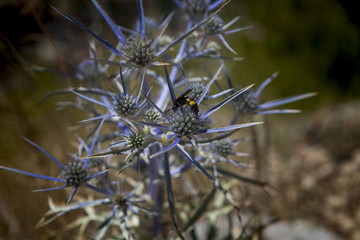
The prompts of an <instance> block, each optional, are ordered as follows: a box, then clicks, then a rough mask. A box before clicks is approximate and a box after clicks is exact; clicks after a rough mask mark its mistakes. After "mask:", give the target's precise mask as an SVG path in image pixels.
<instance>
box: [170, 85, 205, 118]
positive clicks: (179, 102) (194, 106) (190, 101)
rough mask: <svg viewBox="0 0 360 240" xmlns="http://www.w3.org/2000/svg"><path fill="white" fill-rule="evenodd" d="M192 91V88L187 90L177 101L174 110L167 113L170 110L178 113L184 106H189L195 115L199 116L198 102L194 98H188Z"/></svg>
mask: <svg viewBox="0 0 360 240" xmlns="http://www.w3.org/2000/svg"><path fill="white" fill-rule="evenodd" d="M191 91H192V89H191V88H190V89H188V90H186V91H185V92H183V93H182V94H181V95H180V96H179V97H178V98H177V99H176V101H175V103H174V106H173V107H172V108H170V109H168V110H167V111H166V112H168V111H170V110H173V111H176V110H178V109H179V108H181V107H182V106H183V105H185V104H187V105H188V106H189V107H190V109H191V110H192V111H193V112H194V113H196V114H198V113H199V107H198V105H197V102H196V101H195V100H194V99H193V98H191V97H189V96H187V95H188V94H189V93H190V92H191Z"/></svg>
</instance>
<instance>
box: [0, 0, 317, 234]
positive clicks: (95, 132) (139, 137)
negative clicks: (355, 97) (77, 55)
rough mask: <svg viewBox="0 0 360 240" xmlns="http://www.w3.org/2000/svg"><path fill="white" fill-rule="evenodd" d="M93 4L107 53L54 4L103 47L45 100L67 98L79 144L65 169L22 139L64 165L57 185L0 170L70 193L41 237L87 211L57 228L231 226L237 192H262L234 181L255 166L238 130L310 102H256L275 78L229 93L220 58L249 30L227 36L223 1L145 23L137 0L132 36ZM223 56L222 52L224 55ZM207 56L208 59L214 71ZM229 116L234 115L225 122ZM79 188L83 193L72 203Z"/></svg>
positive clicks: (103, 230) (182, 5)
mask: <svg viewBox="0 0 360 240" xmlns="http://www.w3.org/2000/svg"><path fill="white" fill-rule="evenodd" d="M89 2H91V3H92V6H93V7H94V8H95V9H96V10H97V11H98V13H99V14H100V15H101V17H102V18H103V19H104V20H105V22H106V23H107V24H108V25H109V27H110V29H111V30H112V32H113V34H114V35H115V37H116V41H115V43H109V42H108V41H107V40H105V39H103V38H102V37H101V36H100V35H98V34H97V33H96V32H95V31H93V30H91V28H90V27H87V26H85V25H84V24H82V23H81V22H80V21H79V20H77V19H76V18H75V17H72V16H70V15H69V14H67V13H65V12H64V11H62V10H60V9H58V8H57V7H55V6H52V9H53V10H54V11H55V12H56V13H58V14H60V15H61V16H63V17H64V18H65V19H67V20H69V21H70V22H72V23H73V24H75V25H76V26H77V27H79V28H80V29H82V30H84V33H88V34H90V35H91V36H92V37H93V38H94V39H95V40H96V41H97V42H98V43H100V44H99V46H97V47H96V48H95V45H96V44H94V43H91V44H90V45H91V47H90V54H89V57H87V56H84V61H83V62H82V63H81V64H80V65H79V67H78V69H77V73H76V74H75V75H74V76H73V77H74V78H75V79H77V80H79V81H77V84H81V85H75V86H73V87H71V88H68V89H62V90H56V91H54V92H51V93H49V94H48V95H47V96H46V97H50V96H53V95H54V94H64V93H67V96H70V99H69V101H67V102H62V103H60V107H61V109H62V108H65V107H75V108H77V109H80V110H82V112H84V113H85V114H86V116H85V118H84V119H83V120H82V121H80V122H79V123H78V125H79V126H80V127H83V129H82V131H81V132H76V135H77V139H78V146H77V148H76V150H75V151H74V153H71V154H70V158H71V160H70V161H69V162H68V163H66V164H63V163H62V162H61V161H59V160H57V159H56V158H55V157H54V156H52V155H51V154H50V153H49V152H48V151H46V150H44V149H43V148H42V147H40V146H39V145H37V144H35V143H33V142H32V141H30V140H27V139H26V141H27V142H28V143H30V144H31V145H33V146H34V147H36V148H37V149H38V150H40V151H41V152H43V153H44V154H45V155H47V156H48V157H49V158H50V159H51V160H52V161H53V162H55V163H56V164H57V165H58V167H60V172H59V176H56V177H51V176H45V175H40V174H35V173H30V172H26V171H23V170H18V169H14V168H11V167H5V166H0V169H2V170H6V171H10V172H14V173H19V174H23V175H28V176H31V177H35V178H41V179H45V180H50V181H53V182H58V183H60V184H61V186H58V187H50V188H46V189H42V190H36V191H50V190H60V189H64V188H72V193H71V194H70V197H69V198H68V199H67V204H65V205H58V204H55V203H53V202H52V201H49V207H50V210H49V212H47V213H46V214H45V216H44V217H43V218H42V219H41V220H40V222H39V224H38V227H44V226H47V225H49V224H51V223H52V222H53V221H55V220H56V219H58V218H60V217H63V216H64V215H66V214H67V213H69V212H73V211H78V210H80V209H83V210H85V213H84V214H83V215H81V214H80V213H79V217H78V218H77V219H75V220H74V221H73V222H71V223H69V224H68V225H67V226H64V229H71V228H75V227H79V228H80V229H81V232H82V233H83V234H84V236H85V235H86V234H87V230H88V229H89V228H88V225H89V223H90V222H94V223H95V224H97V229H96V231H89V232H92V233H94V235H93V237H92V239H102V238H105V237H108V238H114V239H149V238H150V237H149V236H151V238H155V237H157V238H169V239H176V238H180V239H188V238H190V236H193V237H194V238H196V231H195V230H196V227H197V224H198V223H201V221H202V216H205V215H210V213H211V214H212V216H214V214H215V216H217V215H216V214H219V213H217V212H218V209H222V208H223V207H224V209H226V211H225V213H224V212H223V213H221V214H225V215H228V216H229V219H230V218H231V217H230V214H232V213H235V214H236V215H237V216H238V218H239V219H241V211H240V205H241V204H242V203H237V201H236V199H235V196H233V195H232V192H231V187H233V186H236V183H238V182H241V183H244V184H249V185H255V186H258V187H261V188H264V187H266V186H267V185H268V184H267V183H265V182H263V181H261V179H254V178H249V177H245V176H243V175H242V174H241V171H243V169H248V168H252V167H253V165H254V164H253V162H252V160H253V159H252V157H253V156H251V154H250V151H245V152H243V151H242V152H239V151H238V147H239V146H241V145H242V144H243V143H244V142H246V141H247V138H246V137H239V132H243V131H242V129H244V128H247V129H249V128H250V129H252V128H255V127H256V125H261V124H262V122H254V121H248V120H247V119H245V118H244V116H246V115H256V114H257V115H267V114H274V113H296V112H298V111H297V110H288V109H286V110H273V108H275V107H278V106H280V105H283V104H286V103H290V102H293V101H297V100H301V99H305V98H308V97H311V96H313V95H314V93H308V94H301V95H298V96H293V97H289V98H284V99H281V100H275V101H270V102H265V103H263V102H260V101H259V99H258V97H259V95H260V93H261V92H262V90H263V89H264V88H265V87H266V86H267V85H268V84H269V83H270V82H271V81H272V80H273V79H274V78H275V77H276V75H277V74H273V75H272V76H271V77H270V78H269V79H267V80H265V82H264V83H262V84H260V85H259V87H257V88H255V87H254V86H253V85H250V86H246V87H244V88H240V87H238V86H236V85H235V83H232V81H231V77H230V76H231V74H230V73H229V72H228V71H227V70H226V65H225V63H224V62H225V61H224V60H238V59H239V58H238V57H236V56H235V57H234V55H235V54H236V52H235V50H234V49H233V48H232V47H231V46H230V45H229V43H228V42H227V41H226V40H225V36H226V35H228V34H234V33H239V32H240V31H242V30H245V29H247V28H248V27H234V28H232V29H230V27H232V26H234V25H236V24H237V21H238V19H239V17H235V18H233V20H231V21H230V22H228V23H224V22H223V20H222V18H221V14H222V10H223V9H224V8H225V7H226V6H227V5H228V4H231V3H230V1H229V0H228V1H225V0H174V3H175V5H176V6H177V7H178V8H179V9H178V10H177V11H174V12H170V13H166V14H164V15H165V16H167V17H165V18H164V19H152V18H150V17H149V16H146V14H145V13H146V11H145V10H144V7H143V1H142V0H136V1H134V3H136V5H135V4H134V7H136V9H137V12H138V20H137V22H136V23H134V27H133V28H128V27H124V26H121V25H118V23H120V22H121V20H122V19H121V16H116V18H115V17H114V16H110V15H109V14H108V13H107V12H106V10H105V9H104V8H103V6H102V5H101V3H100V2H97V1H96V0H89ZM175 14H183V16H182V17H181V18H180V19H183V20H184V22H185V23H184V24H183V27H184V29H182V31H181V32H182V33H179V34H174V35H170V31H169V29H168V27H169V26H170V25H171V24H170V23H172V21H174V20H173V16H174V15H175ZM218 42H220V44H218ZM221 46H225V50H224V51H222V49H221ZM101 47H104V49H103V50H104V52H105V53H103V54H102V56H105V57H103V58H98V57H97V54H96V50H97V49H99V48H101ZM95 49H96V50H95ZM222 52H224V55H223V54H222ZM229 54H230V55H229ZM224 56H226V57H224ZM203 58H208V59H209V60H210V62H211V64H212V67H211V68H208V67H207V66H206V64H207V63H208V62H207V61H206V62H204V61H202V60H201V59H203ZM188 62H191V65H193V66H196V68H197V70H198V71H196V74H201V71H200V69H206V72H205V74H202V75H200V76H198V77H190V76H191V75H193V73H192V71H191V68H190V67H189V65H188ZM214 66H216V67H215V68H214ZM39 69H41V68H38V70H39ZM209 69H211V70H209ZM213 69H215V70H213ZM64 75H66V74H64ZM109 78H110V79H111V81H108V80H109ZM109 82H110V83H109ZM226 83H227V86H228V87H227V88H225V89H224V87H223V86H226ZM74 98H75V99H76V100H75V101H74ZM225 108H228V109H229V108H232V111H231V113H229V112H228V111H226V110H225ZM219 116H223V117H219ZM84 132H85V133H84ZM82 134H85V136H82ZM245 158H246V159H247V160H243V159H245ZM224 164H225V165H224ZM229 168H232V169H229ZM194 179H197V180H194ZM202 180H204V181H202ZM227 181H231V184H230V183H228V182H227ZM198 182H205V184H204V186H200V185H199V184H198ZM82 186H84V191H82V192H81V194H80V193H78V194H77V192H78V191H77V190H78V188H79V187H82ZM230 186H231V187H230ZM219 195H220V196H223V197H224V199H226V201H225V200H224V201H221V203H222V204H223V205H224V206H218V205H217V204H216V202H215V200H216V198H217V196H219ZM214 198H215V199H214ZM212 201H214V202H213V203H212ZM232 210H234V211H232ZM79 212H80V211H79ZM230 225H232V224H230ZM229 231H231V230H229ZM242 232H243V233H244V234H245V233H246V234H250V235H243V234H242V235H241V236H235V237H234V238H239V239H242V237H244V238H245V237H249V236H250V237H251V231H250V233H249V230H247V229H246V226H245V227H243V229H242ZM256 234H258V232H257V233H256Z"/></svg>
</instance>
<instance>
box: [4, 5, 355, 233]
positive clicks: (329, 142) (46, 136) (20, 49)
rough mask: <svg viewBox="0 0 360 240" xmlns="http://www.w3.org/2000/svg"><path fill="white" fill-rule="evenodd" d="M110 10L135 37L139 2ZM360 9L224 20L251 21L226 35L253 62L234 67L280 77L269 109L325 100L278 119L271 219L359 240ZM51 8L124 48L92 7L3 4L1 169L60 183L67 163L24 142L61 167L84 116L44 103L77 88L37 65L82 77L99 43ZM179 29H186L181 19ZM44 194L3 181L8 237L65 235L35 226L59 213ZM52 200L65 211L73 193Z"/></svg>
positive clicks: (296, 10) (20, 179)
mask: <svg viewBox="0 0 360 240" xmlns="http://www.w3.org/2000/svg"><path fill="white" fill-rule="evenodd" d="M99 2H101V5H102V6H103V7H104V9H106V10H107V11H108V13H109V15H110V16H112V17H113V19H114V20H115V22H117V23H119V24H120V25H122V26H127V27H131V28H132V27H133V25H134V22H135V21H136V18H137V12H136V4H135V1H131V0H106V1H105V0H104V1H99ZM355 3H356V2H355V1H350V0H343V1H341V0H316V1H313V0H290V1H289V0H278V1H271V0H262V1H251V0H236V1H235V0H233V1H232V2H231V3H230V7H226V8H225V9H224V11H222V13H221V17H223V18H224V19H225V21H229V20H231V19H232V18H234V17H235V16H240V17H241V18H240V20H239V21H238V22H237V23H236V24H235V25H236V27H245V26H252V28H251V29H249V30H246V31H243V32H240V33H238V34H233V35H230V36H228V37H226V39H227V40H228V41H229V43H230V45H231V46H232V47H233V49H235V50H236V51H237V53H238V54H239V56H240V57H243V58H244V60H242V61H239V62H235V63H229V65H228V68H229V69H230V71H231V74H230V75H231V76H232V79H233V80H236V81H237V82H238V84H239V85H242V86H246V85H248V84H252V83H256V84H260V83H261V82H262V81H263V80H265V79H266V78H267V77H268V76H270V75H271V74H272V73H273V72H276V71H279V73H280V75H279V77H277V78H276V79H275V80H274V81H273V83H271V84H270V85H269V86H268V87H267V88H266V89H265V91H264V98H265V99H266V100H273V99H278V98H282V97H286V96H290V95H295V94H301V93H306V92H317V93H318V95H317V96H315V97H312V98H311V99H306V100H303V101H299V102H296V103H293V104H289V105H288V106H286V108H297V109H302V110H303V113H301V114H296V115H291V116H290V115H286V116H285V115H277V116H269V117H268V118H267V121H268V125H269V127H270V132H271V142H270V149H271V150H270V153H269V157H268V162H267V166H266V169H267V170H266V172H267V173H266V176H263V178H266V180H268V181H269V182H270V183H271V184H272V185H274V186H276V188H277V189H278V191H277V192H275V193H274V194H273V196H272V198H271V201H269V202H267V203H266V206H264V205H261V206H260V207H259V206H258V207H259V209H266V210H264V211H267V212H268V213H271V214H272V215H274V216H278V217H280V218H281V219H282V220H286V221H290V220H296V219H305V220H306V221H309V222H311V223H312V224H314V225H316V226H321V227H325V228H326V229H328V230H329V231H331V232H333V233H335V234H337V235H338V236H340V237H343V238H344V239H354V240H355V239H360V230H359V228H358V226H360V207H359V204H358V201H359V199H360V188H359V186H360V175H359V174H358V173H359V170H360V151H359V150H360V143H359V141H358V139H359V137H360V121H359V119H360V111H359V109H360V102H359V93H360V68H359V66H360V58H359V55H360V48H359V47H360V32H359V30H360V19H359V15H358V11H357V8H356V7H355ZM49 4H51V5H54V6H56V7H57V8H59V9H61V10H63V11H65V12H67V13H69V14H70V15H71V16H74V17H76V18H77V19H79V20H80V21H81V22H83V23H84V24H85V25H87V26H90V28H91V29H95V30H96V32H98V33H99V34H100V35H101V36H103V37H104V38H105V39H107V40H108V41H109V42H112V43H114V42H115V38H114V36H113V35H112V33H111V31H110V30H109V28H108V26H106V24H105V23H104V21H103V20H102V18H101V16H100V15H99V14H98V13H97V11H96V9H95V8H94V7H93V6H92V5H91V4H90V1H87V0H79V1H70V0H69V1H60V0H59V1H55V0H54V1H44V0H2V1H1V2H0V116H1V117H0V129H1V134H0V141H1V142H0V143H1V144H0V165H2V166H9V167H13V168H19V169H23V170H27V171H30V172H36V173H40V174H51V175H53V176H55V175H56V174H57V172H58V169H57V168H56V166H55V164H54V163H52V162H51V161H49V159H47V158H46V156H44V155H42V154H40V153H39V151H37V150H36V149H34V148H33V147H32V146H29V144H27V143H26V142H25V141H24V140H23V137H26V138H29V139H31V140H32V141H34V142H36V143H38V144H39V145H40V146H42V147H43V148H44V149H46V150H48V151H49V152H51V153H52V154H53V155H54V156H56V157H57V158H58V159H68V158H69V155H68V152H73V151H74V150H75V144H74V143H75V141H76V135H75V134H74V133H73V132H71V131H69V127H71V126H75V125H76V124H77V123H78V121H79V120H82V119H83V118H82V117H81V113H79V112H78V111H75V110H71V109H69V110H64V111H56V110H55V108H56V102H58V101H60V100H66V99H67V97H68V96H66V95H65V96H55V97H51V98H48V99H47V100H46V101H41V99H42V97H44V96H45V95H46V94H47V93H48V92H49V91H52V90H56V89H62V88H66V87H69V86H71V84H72V81H71V80H70V79H69V78H66V77H64V76H60V75H59V74H52V73H48V72H38V71H34V66H41V67H45V68H49V69H54V70H56V71H59V72H66V73H70V74H71V73H74V68H75V67H76V66H77V65H78V64H79V63H80V61H82V60H84V59H86V57H88V42H89V40H90V39H91V38H90V37H89V36H88V34H87V33H86V32H84V31H81V30H79V29H78V28H77V27H76V26H74V24H72V23H70V22H68V21H67V20H66V19H64V18H63V17H61V16H60V15H59V14H57V13H56V12H54V10H52V9H51V7H50V5H49ZM144 5H145V11H146V12H145V14H147V15H150V16H153V17H155V18H158V17H159V16H166V15H167V14H168V13H170V12H171V11H172V10H173V9H174V8H175V4H174V3H173V2H172V1H168V0H156V1H148V0H144ZM162 14H163V15H162ZM171 27H173V28H178V29H179V30H180V29H181V26H178V24H177V23H176V21H174V22H173V23H171ZM223 51H224V53H226V54H227V55H231V53H230V52H226V49H223ZM71 66H73V68H72V67H71ZM44 187H47V183H46V182H44V181H42V180H38V179H33V178H30V177H26V176H22V175H17V174H13V173H9V172H6V171H3V170H1V171H0V195H1V198H0V239H46V236H47V233H48V231H52V230H55V229H57V228H60V227H61V226H63V225H64V222H62V221H64V220H61V219H60V220H57V221H56V222H55V223H52V225H51V226H50V227H49V229H43V228H42V229H35V228H34V226H35V225H36V223H37V222H38V220H39V219H40V218H41V216H42V215H43V213H45V212H46V211H47V210H48V206H47V196H48V194H46V193H32V190H34V189H39V188H44ZM51 196H52V198H54V199H55V201H59V202H60V201H64V200H65V199H66V196H67V194H66V193H64V192H53V193H51ZM259 204H264V202H261V201H260V203H259ZM255 205H256V204H255Z"/></svg>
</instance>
